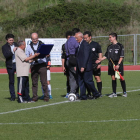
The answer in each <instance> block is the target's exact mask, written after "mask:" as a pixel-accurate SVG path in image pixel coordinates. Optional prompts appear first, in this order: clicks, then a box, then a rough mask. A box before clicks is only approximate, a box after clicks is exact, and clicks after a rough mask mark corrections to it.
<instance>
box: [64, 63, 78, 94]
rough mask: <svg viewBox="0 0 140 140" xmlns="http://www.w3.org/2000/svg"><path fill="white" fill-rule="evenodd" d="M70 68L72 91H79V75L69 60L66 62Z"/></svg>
mask: <svg viewBox="0 0 140 140" xmlns="http://www.w3.org/2000/svg"><path fill="white" fill-rule="evenodd" d="M66 64H67V66H68V70H69V84H70V93H75V94H76V93H77V92H78V88H79V87H78V82H77V75H76V71H75V70H74V67H73V66H71V65H69V61H67V62H66Z"/></svg>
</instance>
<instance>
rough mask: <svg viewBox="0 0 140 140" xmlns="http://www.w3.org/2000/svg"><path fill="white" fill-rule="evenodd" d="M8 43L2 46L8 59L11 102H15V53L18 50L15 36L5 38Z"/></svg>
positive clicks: (8, 35) (9, 35) (10, 35)
mask: <svg viewBox="0 0 140 140" xmlns="http://www.w3.org/2000/svg"><path fill="white" fill-rule="evenodd" d="M5 39H6V41H7V43H6V44H5V45H3V46H2V53H3V55H4V57H5V59H6V62H5V63H6V68H7V72H8V75H9V90H10V95H11V101H15V98H16V95H15V88H14V73H15V71H16V64H15V63H16V62H15V51H16V50H17V43H15V42H14V35H13V34H7V35H6V37H5Z"/></svg>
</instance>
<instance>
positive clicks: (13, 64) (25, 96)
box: [2, 28, 127, 103]
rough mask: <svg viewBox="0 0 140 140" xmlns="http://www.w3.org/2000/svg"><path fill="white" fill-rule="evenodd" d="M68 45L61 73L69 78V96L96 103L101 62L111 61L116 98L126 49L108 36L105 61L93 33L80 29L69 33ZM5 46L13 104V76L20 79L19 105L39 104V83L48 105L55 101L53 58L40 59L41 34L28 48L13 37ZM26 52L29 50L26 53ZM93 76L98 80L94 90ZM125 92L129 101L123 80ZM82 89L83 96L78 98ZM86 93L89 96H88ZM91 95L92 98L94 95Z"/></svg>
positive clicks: (110, 68)
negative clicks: (30, 90) (117, 80)
mask: <svg viewBox="0 0 140 140" xmlns="http://www.w3.org/2000/svg"><path fill="white" fill-rule="evenodd" d="M66 38H67V41H66V43H65V44H63V46H62V69H63V71H64V74H65V75H66V76H67V94H66V96H65V97H66V98H68V95H69V94H70V93H74V94H75V95H76V97H77V99H80V100H87V99H97V98H99V97H102V81H101V77H100V76H101V61H103V60H104V59H108V75H111V78H112V90H113V92H112V94H110V95H109V97H111V98H112V97H117V94H116V86H117V83H116V77H115V71H119V72H120V73H121V75H122V77H123V75H124V70H123V58H124V47H123V45H122V44H120V43H118V42H117V34H116V33H111V34H109V41H110V43H111V44H110V45H109V46H108V47H107V51H106V53H105V55H104V56H103V57H102V49H101V46H100V45H99V44H98V43H97V42H94V41H92V35H91V32H90V31H85V32H84V33H81V32H80V30H79V29H78V28H74V29H73V30H72V31H67V32H66ZM5 39H6V41H7V42H6V44H5V45H3V46H2V52H3V55H4V57H5V59H6V68H7V72H8V76H9V90H10V95H11V98H10V100H11V101H15V98H16V94H15V89H14V73H15V72H16V73H17V79H18V89H17V94H18V102H19V103H31V102H36V101H37V100H38V94H37V91H38V79H39V76H40V82H41V85H42V93H43V95H42V97H41V98H40V99H42V100H44V101H45V102H48V101H49V99H52V95H51V85H50V66H51V64H50V55H48V56H46V57H45V58H38V56H39V55H40V54H39V53H37V50H38V48H39V47H40V46H41V44H43V42H41V41H39V40H38V34H37V33H32V34H31V40H32V41H31V43H30V44H29V45H28V46H27V47H26V44H25V41H22V40H20V41H19V42H18V43H16V42H14V35H13V34H7V35H6V37H5ZM25 48H26V50H25ZM30 68H31V79H32V92H33V97H32V98H30V95H29V69H30ZM93 75H94V77H95V79H96V83H97V88H98V90H97V89H96V88H95V85H94V81H93ZM120 82H121V86H122V89H123V97H127V93H126V84H125V80H124V77H123V78H122V79H121V80H120ZM79 89H80V94H79ZM86 90H87V94H86ZM91 93H92V94H91Z"/></svg>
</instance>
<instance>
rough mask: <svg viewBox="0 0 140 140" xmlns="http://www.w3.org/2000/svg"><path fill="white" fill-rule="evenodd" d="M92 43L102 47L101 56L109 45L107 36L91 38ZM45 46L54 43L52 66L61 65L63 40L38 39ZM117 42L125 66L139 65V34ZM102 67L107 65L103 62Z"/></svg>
mask: <svg viewBox="0 0 140 140" xmlns="http://www.w3.org/2000/svg"><path fill="white" fill-rule="evenodd" d="M92 38H93V41H96V42H98V43H99V44H100V45H101V47H102V52H103V55H104V54H105V51H106V49H107V46H108V45H109V44H110V42H109V38H108V36H96V37H92ZM40 40H42V41H43V42H44V43H45V44H49V43H54V47H53V49H52V51H51V61H52V65H62V63H61V48H62V44H64V43H65V42H66V39H65V38H40ZM25 41H26V45H27V44H29V42H30V41H31V40H30V39H29V38H26V39H25ZM118 42H120V43H121V44H122V45H123V46H124V50H125V58H124V64H125V65H137V64H140V34H129V35H118ZM102 65H107V60H105V61H104V62H103V63H102Z"/></svg>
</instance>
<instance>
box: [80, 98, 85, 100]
mask: <svg viewBox="0 0 140 140" xmlns="http://www.w3.org/2000/svg"><path fill="white" fill-rule="evenodd" d="M79 100H87V98H80V99H79Z"/></svg>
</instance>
